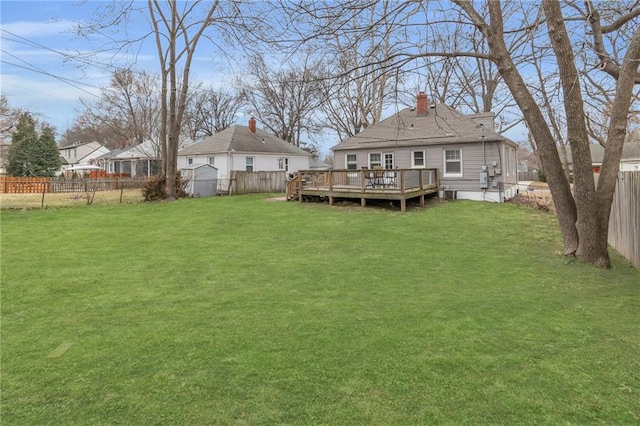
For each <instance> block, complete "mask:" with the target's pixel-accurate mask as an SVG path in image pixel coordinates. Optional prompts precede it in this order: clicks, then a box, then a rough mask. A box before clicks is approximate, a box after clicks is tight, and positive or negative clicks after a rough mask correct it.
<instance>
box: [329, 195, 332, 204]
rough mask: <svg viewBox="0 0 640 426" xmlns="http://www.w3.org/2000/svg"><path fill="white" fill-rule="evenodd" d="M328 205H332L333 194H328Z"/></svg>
mask: <svg viewBox="0 0 640 426" xmlns="http://www.w3.org/2000/svg"><path fill="white" fill-rule="evenodd" d="M329 205H330V206H332V205H333V195H329Z"/></svg>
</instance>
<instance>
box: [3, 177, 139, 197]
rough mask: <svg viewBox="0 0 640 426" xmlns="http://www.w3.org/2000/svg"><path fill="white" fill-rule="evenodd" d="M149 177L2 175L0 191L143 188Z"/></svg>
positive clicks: (25, 191) (24, 192)
mask: <svg viewBox="0 0 640 426" xmlns="http://www.w3.org/2000/svg"><path fill="white" fill-rule="evenodd" d="M148 180H149V179H148V178H99V179H59V178H47V177H30V178H28V177H11V176H0V193H5V194H29V193H31V194H34V193H37V194H43V193H58V192H93V191H111V190H117V189H123V188H124V189H135V188H142V187H143V186H144V185H145V183H147V181H148Z"/></svg>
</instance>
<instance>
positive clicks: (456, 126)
mask: <svg viewBox="0 0 640 426" xmlns="http://www.w3.org/2000/svg"><path fill="white" fill-rule="evenodd" d="M486 121H487V114H476V115H464V114H461V113H459V112H457V111H456V110H454V109H453V108H450V107H448V106H446V105H444V104H436V105H432V106H431V107H430V108H429V109H428V112H427V114H426V115H423V116H418V115H417V113H416V110H415V108H405V109H403V110H401V111H400V112H398V113H396V114H394V115H392V116H391V117H389V118H386V119H384V120H382V121H380V122H379V123H377V124H375V125H373V126H371V127H369V128H368V129H366V130H364V131H363V132H360V133H358V134H357V135H355V136H352V137H351V138H349V139H347V140H345V141H344V142H342V143H339V144H338V145H335V146H334V147H333V148H331V149H332V150H334V151H336V150H347V149H360V148H367V149H368V148H388V147H398V146H424V145H441V144H450V143H470V142H479V141H481V140H482V138H484V140H485V141H487V142H489V141H507V142H509V143H510V144H513V145H514V146H515V143H514V142H512V141H510V140H509V139H507V138H506V137H504V136H502V135H500V134H499V133H496V132H495V131H494V129H493V128H491V126H487V125H480V124H481V123H482V124H484V123H485V122H486ZM491 121H492V120H491Z"/></svg>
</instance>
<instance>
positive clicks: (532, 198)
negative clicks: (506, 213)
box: [509, 191, 556, 213]
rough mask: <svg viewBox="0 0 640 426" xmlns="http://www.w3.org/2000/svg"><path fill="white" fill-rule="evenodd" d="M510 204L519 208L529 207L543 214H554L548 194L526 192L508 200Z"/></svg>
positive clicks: (554, 210) (551, 199)
mask: <svg viewBox="0 0 640 426" xmlns="http://www.w3.org/2000/svg"><path fill="white" fill-rule="evenodd" d="M509 202H510V203H513V204H518V205H520V206H525V207H531V208H533V209H536V210H540V211H545V212H553V213H555V212H556V207H555V205H554V204H553V198H551V194H549V193H540V192H535V191H527V192H526V193H525V194H518V195H516V196H515V197H513V198H512V199H510V200H509Z"/></svg>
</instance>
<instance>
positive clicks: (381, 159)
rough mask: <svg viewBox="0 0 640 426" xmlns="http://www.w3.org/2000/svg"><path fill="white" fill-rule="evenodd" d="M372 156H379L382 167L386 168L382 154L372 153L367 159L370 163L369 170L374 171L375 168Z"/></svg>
mask: <svg viewBox="0 0 640 426" xmlns="http://www.w3.org/2000/svg"><path fill="white" fill-rule="evenodd" d="M372 155H379V156H380V167H383V166H384V157H383V156H382V153H381V152H370V153H369V155H368V157H369V158H367V160H368V162H369V168H370V169H373V167H374V166H373V165H372V164H371V156H372Z"/></svg>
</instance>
